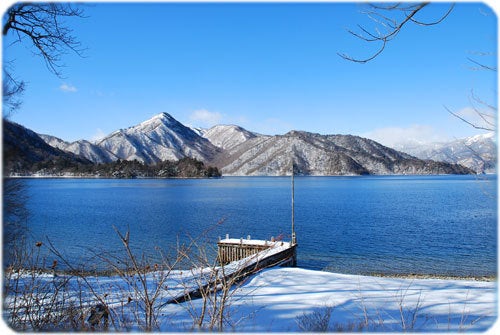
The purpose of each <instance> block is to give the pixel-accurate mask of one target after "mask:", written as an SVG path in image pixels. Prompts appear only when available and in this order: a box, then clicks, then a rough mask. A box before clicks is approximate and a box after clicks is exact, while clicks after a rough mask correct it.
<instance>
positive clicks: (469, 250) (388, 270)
mask: <svg viewBox="0 0 500 335" xmlns="http://www.w3.org/2000/svg"><path fill="white" fill-rule="evenodd" d="M25 182H26V183H27V186H28V187H27V189H28V193H29V200H28V204H27V205H28V209H29V211H30V214H31V216H30V219H29V238H30V239H31V240H32V241H46V238H47V237H48V238H49V239H50V241H51V242H52V243H53V244H54V246H55V247H56V248H57V249H58V250H60V251H61V252H62V253H63V254H64V255H66V257H67V258H68V259H70V260H71V261H74V262H84V261H88V259H89V258H90V257H91V256H92V255H93V254H94V253H96V252H97V253H104V252H114V251H116V250H121V248H122V247H121V244H120V240H119V238H118V236H117V234H116V233H115V231H114V230H113V226H115V227H116V228H117V229H119V230H120V231H123V232H124V231H125V230H127V229H129V230H130V237H131V241H132V244H133V247H134V248H135V249H136V250H141V251H144V252H145V253H152V254H154V253H155V247H160V248H161V249H164V250H171V249H172V248H173V247H174V246H175V244H176V243H177V241H178V239H179V240H181V241H187V240H188V236H191V237H196V236H198V235H200V234H202V232H203V231H205V230H206V229H211V230H210V231H209V232H208V233H207V236H206V237H207V239H208V241H210V243H213V244H214V245H215V243H216V241H217V238H218V237H219V236H225V234H226V233H227V234H230V235H231V236H232V237H246V236H247V235H248V234H250V235H251V236H252V238H256V239H270V238H271V236H278V235H280V234H283V235H284V236H285V238H289V236H290V229H291V228H290V226H291V206H290V203H291V183H290V178H289V177H288V178H287V177H262V178H261V177H225V178H222V179H199V180H197V179H189V180H174V179H170V180H169V179H167V180H164V179H136V180H110V179H28V180H26V181H25ZM496 184H497V180H496V176H488V177H477V176H412V177H408V176H384V177H381V176H376V177H373V176H369V177H296V178H295V226H296V232H297V239H298V243H299V249H298V265H299V266H301V267H305V268H311V269H322V270H327V271H334V272H341V273H353V274H370V273H383V274H396V273H402V274H408V273H420V274H440V275H475V276H483V275H496V264H497V251H496V250H497V194H496ZM221 220H223V223H222V224H217V223H218V222H220V221H221Z"/></svg>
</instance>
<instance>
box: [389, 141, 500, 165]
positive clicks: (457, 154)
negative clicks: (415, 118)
mask: <svg viewBox="0 0 500 335" xmlns="http://www.w3.org/2000/svg"><path fill="white" fill-rule="evenodd" d="M495 140H496V138H495V133H493V132H490V133H486V134H481V135H475V136H472V137H467V138H463V139H458V140H454V141H450V142H435V143H430V144H416V143H415V144H410V143H407V144H404V145H399V146H395V149H397V150H400V151H403V152H406V153H408V154H410V155H413V156H415V157H418V158H421V159H432V160H436V161H442V162H448V163H458V164H462V165H464V166H466V167H468V168H471V169H472V170H474V171H476V172H477V173H495V172H496V163H497V145H496V141H495Z"/></svg>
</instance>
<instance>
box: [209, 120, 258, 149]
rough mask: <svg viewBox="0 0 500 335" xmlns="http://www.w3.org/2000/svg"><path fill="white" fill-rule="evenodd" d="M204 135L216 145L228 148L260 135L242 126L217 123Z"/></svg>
mask: <svg viewBox="0 0 500 335" xmlns="http://www.w3.org/2000/svg"><path fill="white" fill-rule="evenodd" d="M202 136H203V137H205V138H206V139H208V140H209V141H210V142H211V143H212V144H213V145H215V146H216V147H219V148H222V149H224V150H227V149H231V148H233V147H235V146H237V145H240V144H241V143H243V142H245V141H247V140H249V139H251V138H255V137H257V136H258V135H257V134H256V133H253V132H250V131H248V130H246V129H243V128H241V127H240V126H235V125H217V126H213V127H212V128H210V129H208V130H206V131H204V132H203V134H202Z"/></svg>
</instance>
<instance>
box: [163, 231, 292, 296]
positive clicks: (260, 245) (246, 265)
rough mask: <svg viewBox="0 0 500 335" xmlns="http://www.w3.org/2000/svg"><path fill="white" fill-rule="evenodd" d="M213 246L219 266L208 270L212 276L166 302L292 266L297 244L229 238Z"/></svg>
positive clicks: (198, 294) (197, 294) (201, 293)
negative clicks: (250, 276) (261, 272)
mask: <svg viewBox="0 0 500 335" xmlns="http://www.w3.org/2000/svg"><path fill="white" fill-rule="evenodd" d="M226 237H227V238H226V239H224V240H220V241H219V242H218V243H217V246H218V256H217V257H218V260H219V262H220V267H218V268H216V269H212V270H210V271H215V272H214V274H213V275H206V276H205V278H209V280H207V281H206V282H205V283H204V284H202V285H200V284H199V282H198V284H197V285H194V286H193V287H192V288H191V289H187V290H185V291H184V292H183V293H181V294H180V295H178V296H176V297H173V298H172V299H170V301H169V302H168V303H182V302H184V301H188V300H192V299H197V298H201V297H202V296H203V294H204V292H207V290H219V289H220V283H228V282H230V283H233V284H234V283H237V282H240V281H241V280H243V279H245V278H246V277H248V276H249V275H251V274H254V273H256V272H258V271H260V270H262V269H265V268H269V267H273V266H296V264H297V255H296V248H297V245H296V244H293V243H292V242H285V241H273V240H272V239H271V241H266V240H251V239H243V238H240V239H231V238H229V237H228V236H226Z"/></svg>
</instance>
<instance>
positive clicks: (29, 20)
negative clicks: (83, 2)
mask: <svg viewBox="0 0 500 335" xmlns="http://www.w3.org/2000/svg"><path fill="white" fill-rule="evenodd" d="M68 17H84V15H83V10H82V9H81V7H78V6H75V5H74V4H71V3H18V4H14V5H13V6H12V7H10V8H9V10H8V11H7V13H6V14H5V16H4V23H3V28H2V34H3V36H6V35H7V34H9V33H13V34H14V36H15V37H16V41H17V42H22V41H23V40H24V39H28V40H29V41H30V42H31V44H32V46H33V47H34V48H35V51H34V52H35V54H36V55H39V56H42V57H43V59H44V61H45V64H46V65H47V67H48V69H49V70H50V71H51V72H52V73H54V74H56V75H57V76H59V77H60V76H61V75H62V73H61V71H60V68H61V67H62V66H63V65H62V64H61V57H62V55H64V54H66V51H67V50H71V51H73V52H75V53H76V54H78V55H80V56H81V55H82V52H83V51H84V49H83V48H82V46H81V43H80V42H79V41H78V40H77V39H76V38H75V37H74V36H73V31H72V29H70V28H69V27H67V26H66V25H65V24H64V22H63V20H64V18H68Z"/></svg>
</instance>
